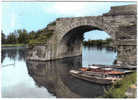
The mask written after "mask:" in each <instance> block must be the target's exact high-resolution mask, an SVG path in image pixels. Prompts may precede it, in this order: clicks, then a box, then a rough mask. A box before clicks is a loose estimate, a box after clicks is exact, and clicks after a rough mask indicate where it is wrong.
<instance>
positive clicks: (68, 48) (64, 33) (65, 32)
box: [27, 5, 137, 65]
mask: <svg viewBox="0 0 138 100" xmlns="http://www.w3.org/2000/svg"><path fill="white" fill-rule="evenodd" d="M136 14H137V11H136V5H126V6H115V7H111V10H110V11H109V12H108V13H105V14H103V15H101V16H86V17H73V18H58V19H56V21H55V22H53V23H55V24H54V25H51V24H49V25H48V26H47V30H53V35H52V37H51V38H50V39H49V40H48V42H47V43H45V44H43V45H36V46H34V47H33V49H30V50H29V54H28V56H27V58H28V59H30V60H41V61H47V60H55V59H61V58H65V57H73V56H79V55H81V54H82V50H81V49H82V41H83V34H84V33H85V32H88V31H92V30H102V31H105V32H107V33H108V34H109V35H110V36H111V38H112V39H113V41H114V42H113V44H114V46H115V47H116V48H117V52H118V53H117V63H118V64H121V65H136V36H137V35H136V34H137V32H136V24H137V16H136ZM95 34H96V33H95Z"/></svg>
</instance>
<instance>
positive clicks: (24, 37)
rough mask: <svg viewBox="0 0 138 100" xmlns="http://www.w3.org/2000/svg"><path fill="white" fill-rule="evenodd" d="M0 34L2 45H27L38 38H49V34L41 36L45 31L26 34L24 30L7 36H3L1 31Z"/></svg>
mask: <svg viewBox="0 0 138 100" xmlns="http://www.w3.org/2000/svg"><path fill="white" fill-rule="evenodd" d="M1 33H2V34H1V36H2V38H1V40H2V44H29V43H30V42H32V41H34V40H37V39H38V38H39V40H44V39H45V38H48V37H49V36H50V35H49V34H46V35H45V34H43V33H46V29H41V30H38V31H31V32H27V30H26V29H18V30H15V31H14V32H12V33H10V34H8V35H5V33H4V32H3V31H2V32H1ZM46 36H47V37H46ZM39 40H38V41H39Z"/></svg>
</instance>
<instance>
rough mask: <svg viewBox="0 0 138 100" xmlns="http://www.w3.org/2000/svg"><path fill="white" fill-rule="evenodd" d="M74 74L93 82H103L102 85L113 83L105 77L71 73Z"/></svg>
mask: <svg viewBox="0 0 138 100" xmlns="http://www.w3.org/2000/svg"><path fill="white" fill-rule="evenodd" d="M71 75H72V76H74V77H76V78H79V79H82V80H86V81H89V82H92V83H97V84H102V85H108V84H112V83H113V82H112V80H108V79H103V78H97V77H94V76H88V75H85V74H75V73H71Z"/></svg>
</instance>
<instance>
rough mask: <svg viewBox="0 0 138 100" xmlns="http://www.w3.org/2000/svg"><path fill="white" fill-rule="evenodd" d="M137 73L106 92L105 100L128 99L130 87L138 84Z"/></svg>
mask: <svg viewBox="0 0 138 100" xmlns="http://www.w3.org/2000/svg"><path fill="white" fill-rule="evenodd" d="M136 77H137V75H136V72H134V73H132V74H130V75H127V76H126V77H125V78H123V79H122V80H120V81H118V82H116V83H115V84H113V86H112V87H111V88H110V89H109V90H108V91H105V96H104V97H105V98H127V96H126V95H125V92H126V91H127V90H128V88H129V87H130V85H132V84H136V82H137V81H136V79H137V78H136Z"/></svg>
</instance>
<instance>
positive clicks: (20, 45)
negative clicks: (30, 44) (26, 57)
mask: <svg viewBox="0 0 138 100" xmlns="http://www.w3.org/2000/svg"><path fill="white" fill-rule="evenodd" d="M22 46H25V44H2V45H1V47H22Z"/></svg>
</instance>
